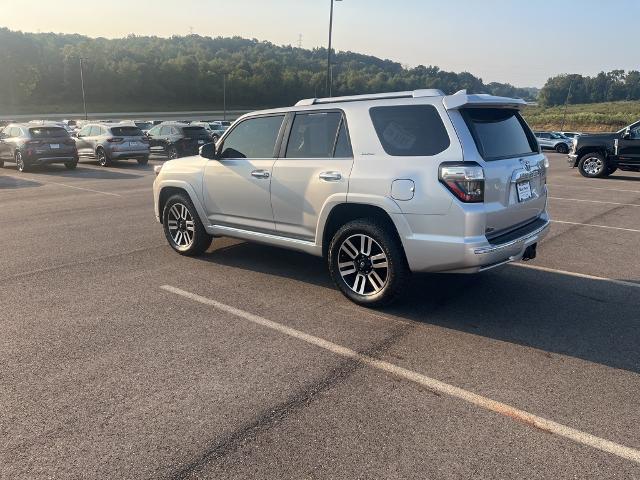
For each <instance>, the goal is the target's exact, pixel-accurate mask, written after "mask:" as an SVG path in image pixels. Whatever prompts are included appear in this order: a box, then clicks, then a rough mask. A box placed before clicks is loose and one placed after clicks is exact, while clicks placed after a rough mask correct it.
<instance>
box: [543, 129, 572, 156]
mask: <svg viewBox="0 0 640 480" xmlns="http://www.w3.org/2000/svg"><path fill="white" fill-rule="evenodd" d="M535 135H536V139H537V140H538V143H539V144H540V148H542V149H543V150H545V149H546V150H555V151H556V152H558V153H569V150H570V149H571V146H572V145H573V141H572V140H571V139H570V138H568V137H565V136H564V135H561V134H559V133H556V132H535Z"/></svg>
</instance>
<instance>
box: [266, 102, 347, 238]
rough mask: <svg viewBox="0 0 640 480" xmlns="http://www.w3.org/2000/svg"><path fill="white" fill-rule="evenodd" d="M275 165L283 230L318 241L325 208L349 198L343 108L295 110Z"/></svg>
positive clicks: (275, 199)
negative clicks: (320, 219)
mask: <svg viewBox="0 0 640 480" xmlns="http://www.w3.org/2000/svg"><path fill="white" fill-rule="evenodd" d="M288 123H289V125H290V126H288V127H287V132H288V134H287V135H286V136H285V139H286V138H288V141H286V142H283V144H282V147H281V150H280V152H281V155H280V157H279V158H278V160H277V161H276V163H275V165H274V168H273V179H272V180H271V205H272V207H273V217H274V220H275V223H276V230H277V231H278V233H279V234H281V235H284V236H287V237H293V238H298V239H302V240H308V241H313V240H315V237H316V229H317V225H318V217H319V216H320V212H321V211H322V208H323V207H324V206H325V205H326V204H327V202H331V203H343V202H346V200H347V189H348V186H349V175H350V173H351V167H352V165H353V153H352V151H351V145H350V141H349V136H348V133H347V125H346V122H345V119H344V115H343V113H342V112H341V111H337V110H333V111H313V112H300V113H296V114H295V116H294V115H293V114H291V118H290V122H288Z"/></svg>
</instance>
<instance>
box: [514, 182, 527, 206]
mask: <svg viewBox="0 0 640 480" xmlns="http://www.w3.org/2000/svg"><path fill="white" fill-rule="evenodd" d="M516 187H517V189H518V201H519V202H524V201H525V200H529V199H530V198H531V183H530V182H520V183H518V184H516Z"/></svg>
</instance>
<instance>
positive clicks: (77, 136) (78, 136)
mask: <svg viewBox="0 0 640 480" xmlns="http://www.w3.org/2000/svg"><path fill="white" fill-rule="evenodd" d="M82 137H84V135H82V134H80V133H76V138H82Z"/></svg>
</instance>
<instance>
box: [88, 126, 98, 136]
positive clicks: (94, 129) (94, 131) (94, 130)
mask: <svg viewBox="0 0 640 480" xmlns="http://www.w3.org/2000/svg"><path fill="white" fill-rule="evenodd" d="M98 135H100V127H98V126H97V125H94V126H93V127H91V130H90V131H89V137H97V136H98Z"/></svg>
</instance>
